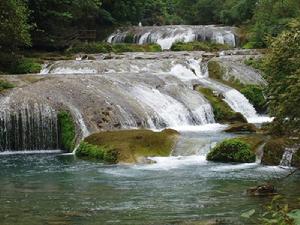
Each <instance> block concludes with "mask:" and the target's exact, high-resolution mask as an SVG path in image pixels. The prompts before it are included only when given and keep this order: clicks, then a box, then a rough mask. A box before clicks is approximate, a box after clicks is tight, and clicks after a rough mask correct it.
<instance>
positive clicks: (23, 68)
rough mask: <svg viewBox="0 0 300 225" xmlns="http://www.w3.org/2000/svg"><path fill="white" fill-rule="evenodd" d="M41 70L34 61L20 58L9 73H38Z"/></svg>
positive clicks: (39, 65)
mask: <svg viewBox="0 0 300 225" xmlns="http://www.w3.org/2000/svg"><path fill="white" fill-rule="evenodd" d="M41 69H42V65H41V63H40V62H38V61H37V60H36V59H32V58H21V59H19V60H18V61H17V63H16V66H15V67H14V68H12V70H11V71H10V72H11V73H13V74H27V73H39V72H40V71H41Z"/></svg>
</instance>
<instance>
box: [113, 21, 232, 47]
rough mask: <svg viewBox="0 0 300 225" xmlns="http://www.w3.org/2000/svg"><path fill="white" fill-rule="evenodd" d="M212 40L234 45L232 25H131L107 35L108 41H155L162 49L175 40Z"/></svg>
mask: <svg viewBox="0 0 300 225" xmlns="http://www.w3.org/2000/svg"><path fill="white" fill-rule="evenodd" d="M197 40H198V41H212V42H216V43H220V44H228V45H230V46H232V47H235V46H236V35H235V28H234V27H220V26H214V25H208V26H200V25H199V26H183V25H181V26H157V27H155V26H154V27H132V28H130V29H129V30H126V31H117V32H116V33H114V34H112V35H111V36H109V37H108V39H107V41H108V42H109V43H124V42H129V41H130V42H133V43H137V44H146V43H157V44H159V45H160V46H161V48H162V49H163V50H165V49H170V48H171V47H172V45H173V44H174V43H175V42H179V41H181V42H192V41H197Z"/></svg>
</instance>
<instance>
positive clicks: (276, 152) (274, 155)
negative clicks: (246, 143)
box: [262, 138, 286, 166]
mask: <svg viewBox="0 0 300 225" xmlns="http://www.w3.org/2000/svg"><path fill="white" fill-rule="evenodd" d="M285 145H286V139H285V138H272V139H271V140H269V141H268V142H267V143H266V145H265V146H264V155H263V158H262V163H263V164H265V165H276V166H277V165H279V164H280V161H281V159H282V155H283V153H284V149H285Z"/></svg>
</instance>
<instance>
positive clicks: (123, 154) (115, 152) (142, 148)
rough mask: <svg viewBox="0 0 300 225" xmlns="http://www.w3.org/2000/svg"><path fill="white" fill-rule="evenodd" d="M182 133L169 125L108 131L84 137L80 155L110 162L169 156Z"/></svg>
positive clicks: (128, 161) (132, 161)
mask: <svg viewBox="0 0 300 225" xmlns="http://www.w3.org/2000/svg"><path fill="white" fill-rule="evenodd" d="M178 135H179V133H178V132H177V131H175V130H171V129H166V130H164V131H161V132H153V131H150V130H121V131H106V132H99V133H96V134H92V135H91V136H89V137H87V138H85V139H84V141H83V143H81V145H80V147H79V149H78V150H77V151H76V156H78V157H80V158H83V159H89V160H100V161H104V162H107V163H137V162H140V161H143V159H144V158H145V157H154V156H169V155H170V153H171V151H172V149H173V147H174V145H175V144H176V141H177V138H178Z"/></svg>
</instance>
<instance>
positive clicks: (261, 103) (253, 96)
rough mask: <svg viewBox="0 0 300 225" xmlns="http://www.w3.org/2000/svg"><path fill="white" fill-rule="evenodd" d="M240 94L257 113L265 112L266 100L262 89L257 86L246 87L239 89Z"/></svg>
mask: <svg viewBox="0 0 300 225" xmlns="http://www.w3.org/2000/svg"><path fill="white" fill-rule="evenodd" d="M241 93H242V94H243V95H244V96H245V97H246V98H247V99H248V100H249V101H250V103H251V104H252V105H253V106H254V108H255V109H256V110H257V111H258V112H265V111H266V99H265V96H264V93H263V88H262V87H260V86H258V85H247V86H246V87H244V88H242V89H241Z"/></svg>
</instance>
